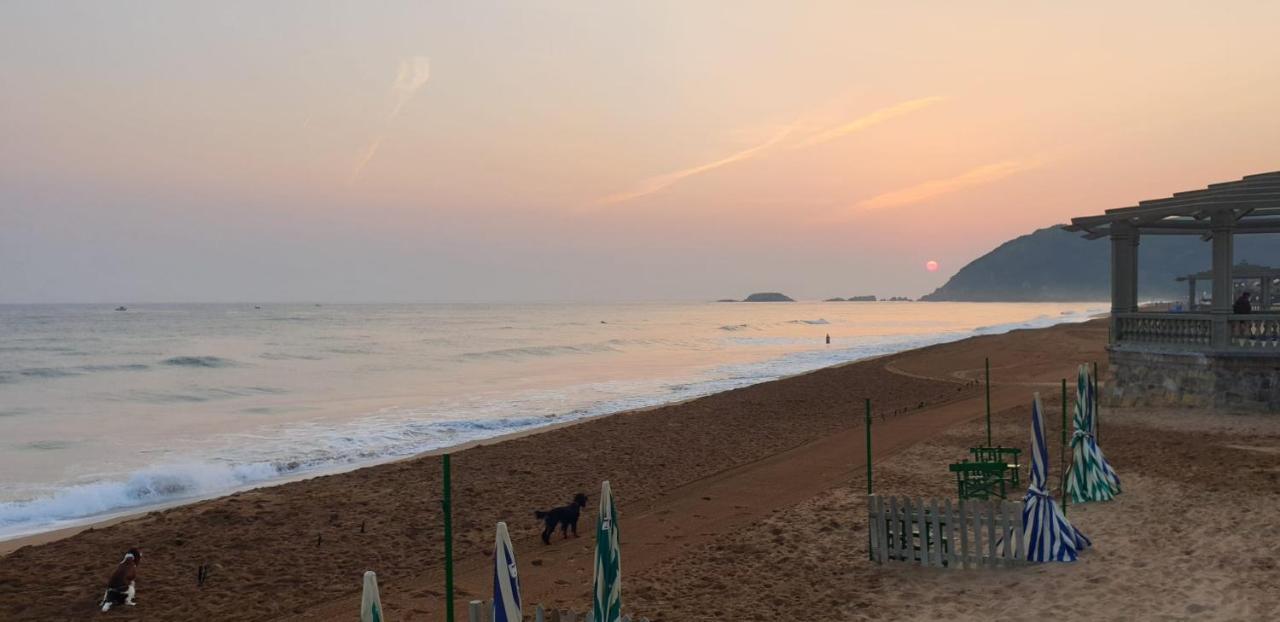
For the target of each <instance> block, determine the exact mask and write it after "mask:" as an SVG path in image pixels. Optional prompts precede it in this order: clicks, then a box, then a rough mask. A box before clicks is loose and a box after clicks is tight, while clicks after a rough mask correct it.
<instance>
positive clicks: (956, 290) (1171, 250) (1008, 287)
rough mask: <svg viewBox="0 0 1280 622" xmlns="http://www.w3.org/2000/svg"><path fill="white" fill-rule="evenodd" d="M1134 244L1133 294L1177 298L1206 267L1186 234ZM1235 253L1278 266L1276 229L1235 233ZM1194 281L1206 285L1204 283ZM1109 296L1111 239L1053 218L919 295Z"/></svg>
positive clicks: (1208, 252)
mask: <svg viewBox="0 0 1280 622" xmlns="http://www.w3.org/2000/svg"><path fill="white" fill-rule="evenodd" d="M1140 241H1141V244H1140V245H1139V247H1138V297H1139V298H1141V299H1143V300H1149V299H1153V298H1163V299H1177V300H1181V299H1183V298H1185V297H1186V296H1187V285H1186V282H1177V281H1175V280H1174V279H1175V278H1177V277H1179V276H1185V275H1187V274H1190V273H1193V272H1200V271H1202V270H1208V269H1209V268H1210V265H1211V261H1212V243H1211V242H1208V241H1202V240H1201V239H1200V238H1199V237H1198V236H1189V235H1147V236H1143V237H1142V238H1141V240H1140ZM1235 260H1236V262H1237V263H1240V262H1244V261H1248V262H1249V263H1254V264H1261V265H1266V266H1280V235H1277V234H1263V235H1237V236H1236V237H1235ZM1200 289H1201V290H1202V291H1207V289H1208V284H1207V283H1205V284H1201V285H1200ZM1110 299H1111V242H1110V240H1108V239H1106V238H1103V239H1100V240H1086V239H1084V238H1083V237H1081V236H1080V234H1077V233H1071V232H1068V231H1063V230H1062V229H1061V228H1060V227H1059V226H1053V227H1047V228H1044V229H1040V230H1038V231H1035V232H1034V233H1031V234H1028V235H1024V236H1021V237H1018V238H1014V239H1012V240H1009V241H1008V242H1005V243H1004V244H1001V245H1000V246H999V247H997V248H996V249H995V250H993V251H991V252H989V253H987V254H986V255H983V256H981V257H979V258H977V259H975V260H973V261H972V262H969V264H968V265H966V266H965V267H963V268H961V269H960V271H959V272H957V273H956V274H955V276H953V277H951V279H950V280H948V281H947V282H946V284H945V285H943V286H942V287H939V288H938V289H937V290H935V291H934V292H933V293H932V294H929V295H927V296H923V297H922V298H921V300H932V301H939V300H953V301H1009V302H1019V301H1068V300H1110Z"/></svg>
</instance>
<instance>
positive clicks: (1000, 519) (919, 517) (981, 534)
mask: <svg viewBox="0 0 1280 622" xmlns="http://www.w3.org/2000/svg"><path fill="white" fill-rule="evenodd" d="M867 515H868V520H869V525H870V534H871V537H870V542H869V544H870V547H871V559H872V561H875V562H876V563H880V564H883V563H884V562H886V561H905V562H911V563H918V564H920V565H922V566H937V567H947V568H970V567H994V566H1014V565H1019V564H1022V563H1025V562H1024V560H1025V559H1026V552H1025V551H1023V543H1022V504H1021V503H1018V502H1014V501H1000V500H995V501H960V502H958V503H956V504H955V505H952V502H951V499H945V500H943V501H942V502H941V503H939V502H938V500H937V499H929V500H928V501H925V500H923V499H914V500H913V499H911V498H909V497H901V498H899V497H880V496H877V495H871V496H869V497H867Z"/></svg>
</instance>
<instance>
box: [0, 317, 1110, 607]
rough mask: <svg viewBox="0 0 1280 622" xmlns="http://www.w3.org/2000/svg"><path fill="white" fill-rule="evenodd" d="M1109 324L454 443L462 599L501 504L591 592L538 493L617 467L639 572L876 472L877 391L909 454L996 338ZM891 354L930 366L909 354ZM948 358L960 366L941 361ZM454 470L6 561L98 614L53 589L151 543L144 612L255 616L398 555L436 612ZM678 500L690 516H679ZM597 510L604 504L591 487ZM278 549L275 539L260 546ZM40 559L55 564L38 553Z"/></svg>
mask: <svg viewBox="0 0 1280 622" xmlns="http://www.w3.org/2000/svg"><path fill="white" fill-rule="evenodd" d="M1100 326H1101V327H1102V330H1101V334H1102V335H1105V323H1099V322H1096V321H1095V322H1092V323H1070V324H1059V325H1057V326H1054V327H1051V328H1044V329H1025V330H1013V331H1010V332H1005V333H1002V334H998V335H987V336H979V337H969V338H966V339H961V340H959V341H950V342H947V343H943V344H939V345H932V346H928V347H924V348H921V349H915V350H908V351H906V352H899V353H894V354H887V355H884V356H879V357H876V358H874V359H864V360H860V361H853V362H846V363H841V364H838V365H834V366H829V367H824V368H821V369H818V370H815V371H810V372H805V373H802V374H799V375H796V376H792V377H788V378H785V379H780V380H772V381H769V382H763V383H759V384H754V385H750V386H747V387H743V388H738V389H734V390H730V391H725V392H721V393H715V394H711V395H707V396H703V397H699V398H696V399H692V400H689V401H686V402H682V403H679V404H667V405H663V406H656V407H651V408H646V409H644V410H640V411H628V412H625V413H617V414H612V415H607V416H601V417H597V418H594V419H590V420H584V421H575V422H566V424H565V425H563V426H559V427H556V428H540V429H537V430H534V431H530V433H525V434H518V435H517V436H516V437H515V438H509V439H506V440H503V441H502V442H498V441H496V440H494V439H489V440H486V441H477V442H475V443H474V445H473V446H471V447H470V448H468V449H463V450H458V449H454V450H452V451H451V453H453V454H454V460H453V463H454V508H455V510H454V529H455V546H454V551H455V556H456V559H457V560H458V562H457V572H458V585H459V592H458V593H457V597H458V598H459V599H463V600H466V599H468V598H470V597H473V596H474V597H481V596H482V595H483V594H484V591H483V590H484V589H485V588H484V586H485V585H486V583H488V584H489V585H490V587H491V581H492V576H491V572H492V569H491V568H489V567H488V566H487V564H488V563H489V561H488V556H487V554H486V553H485V551H486V550H487V548H488V547H491V546H492V525H493V522H494V521H497V520H502V521H506V522H507V523H508V525H509V527H510V532H511V537H512V540H513V542H514V544H515V546H516V547H517V550H518V551H520V552H521V553H520V554H521V556H522V557H521V559H522V565H521V575H522V577H523V579H522V581H524V582H525V584H524V585H523V586H522V590H523V591H525V592H526V593H528V594H529V600H528V602H529V603H533V602H540V603H543V604H545V605H547V606H562V607H574V608H577V609H579V610H580V609H581V605H580V603H581V602H583V601H585V600H586V597H585V591H586V590H588V589H589V580H587V581H585V582H584V581H580V580H573V581H565V580H564V579H566V578H573V577H580V576H581V574H580V573H587V574H586V576H587V577H588V578H589V572H588V568H587V562H589V561H590V559H591V556H590V550H589V549H590V538H589V537H585V536H584V537H583V538H581V539H577V540H575V539H570V540H568V541H565V542H561V541H559V540H557V541H555V542H553V544H554V545H555V546H549V547H548V546H544V545H543V544H542V543H541V542H540V541H539V540H538V534H539V532H540V531H541V526H540V525H539V524H538V521H535V520H534V519H533V518H532V510H534V509H538V508H547V507H551V506H552V505H557V504H560V503H563V502H564V499H566V498H567V497H568V496H569V495H571V494H572V493H573V492H574V491H586V492H587V493H588V494H589V495H590V496H591V497H593V498H594V496H595V495H594V494H593V493H594V492H595V491H596V490H597V489H598V487H599V482H600V481H601V480H603V479H609V480H611V481H613V483H614V490H615V493H616V494H617V495H618V498H619V501H618V503H619V510H620V512H622V515H623V516H625V517H629V518H627V519H624V520H626V521H627V522H626V524H627V525H628V528H627V530H626V531H624V532H623V536H624V550H625V551H627V553H626V555H627V557H628V568H629V571H628V572H629V573H635V574H633V575H632V576H634V577H637V578H639V577H640V576H643V574H644V573H645V572H647V570H646V569H648V568H656V567H657V566H656V565H655V564H660V563H663V561H664V560H668V559H672V558H673V556H675V557H678V556H681V555H684V554H685V553H687V552H688V549H686V548H685V547H688V546H694V545H696V544H697V543H698V542H702V541H706V540H707V539H708V538H712V537H714V536H715V534H716V533H718V532H722V531H723V530H727V529H735V528H740V527H745V526H747V525H750V524H753V523H754V522H755V521H757V520H759V519H761V518H763V517H764V516H767V515H768V514H769V513H770V512H772V511H775V510H777V509H783V508H786V507H791V506H793V505H794V504H796V503H798V502H801V501H803V500H804V499H806V498H808V497H809V496H812V495H813V494H818V493H820V492H821V491H823V490H825V489H827V488H829V487H831V486H838V485H840V484H841V482H847V481H848V480H849V478H854V479H857V478H860V477H861V475H860V473H862V471H863V469H864V467H863V466H861V457H860V453H859V450H858V447H857V444H859V443H860V440H859V439H860V438H861V435H862V434H861V421H862V416H861V413H862V402H863V398H870V399H872V400H873V402H874V404H875V408H876V413H877V414H878V415H879V419H878V420H877V423H876V429H877V438H878V439H881V440H878V441H877V443H878V444H877V447H876V455H877V456H878V457H884V456H891V455H893V454H894V453H895V452H897V451H900V450H901V449H903V448H905V447H908V446H910V445H912V444H914V443H917V442H919V441H921V440H923V439H926V438H929V437H931V436H933V435H935V434H938V433H940V432H941V431H943V430H945V429H947V428H948V427H950V426H952V425H955V424H956V423H958V422H963V421H968V420H971V419H973V418H974V417H978V416H980V413H981V402H982V400H981V394H982V391H981V386H980V384H979V383H977V382H972V381H969V382H966V381H965V380H964V379H962V378H956V377H954V376H951V375H950V374H949V371H950V370H955V369H961V370H972V369H980V368H981V360H982V357H983V356H984V355H989V356H991V357H992V360H993V363H995V365H994V366H995V367H997V368H999V366H1000V365H1001V364H1004V363H1014V362H1020V363H1021V364H1022V367H1023V368H1026V367H1027V366H1028V363H1029V360H1030V359H1031V358H1036V357H1038V358H1042V359H1045V363H1046V364H1050V363H1051V364H1052V366H1053V369H1055V370H1056V368H1057V367H1061V361H1060V358H1061V356H1062V355H1063V354H1064V352H1066V351H1064V349H1063V347H1062V346H1061V345H1060V343H1058V342H1061V341H1063V340H1070V341H1071V342H1073V343H1075V342H1079V343H1084V344H1091V345H1088V347H1089V348H1093V347H1094V345H1096V344H1098V343H1100V342H1104V341H1105V339H1099V338H1098V337H1097V335H1098V334H1099V327H1100ZM1046 339H1048V340H1052V341H1054V343H1053V344H1051V345H1052V346H1053V347H1048V346H1046V345H1044V344H1043V343H1042V342H1044V340H1046ZM1081 340H1083V341H1081ZM1072 347H1073V348H1076V350H1078V349H1079V347H1076V346H1072ZM1081 347H1083V346H1081ZM1090 352H1092V350H1090ZM1050 353H1051V355H1052V358H1051V359H1050V358H1048V357H1049V354H1050ZM1088 356H1093V355H1092V354H1089V355H1088ZM1084 360H1087V359H1084ZM917 361H924V362H926V363H928V366H929V368H926V369H921V368H920V367H919V366H918V365H916V364H915V362H917ZM890 362H892V363H893V367H895V368H897V369H899V370H901V371H905V372H909V373H910V374H912V375H904V374H903V373H901V372H900V371H891V370H890V369H888V368H889V365H888V363H890ZM939 365H941V366H946V369H947V370H948V373H942V372H935V371H931V370H932V369H933V368H934V367H937V366H939ZM1053 373H1057V371H1054V372H1053ZM1053 377H1054V378H1056V376H1053ZM1025 391H1026V389H1025V387H1017V386H1009V387H1000V386H999V383H996V385H995V386H993V391H992V394H993V402H994V403H995V404H996V406H1000V405H1001V404H1006V405H1007V404H1008V403H1011V402H1012V401H1014V400H1016V402H1017V403H1021V402H1022V395H1023V393H1025ZM877 459H879V458H877ZM439 478H440V468H439V460H435V459H433V458H432V457H431V456H430V455H427V456H422V455H419V456H415V457H409V458H404V459H400V460H397V461H394V462H390V463H386V464H380V465H376V466H370V467H364V468H359V469H356V470H352V471H347V472H344V473H341V474H336V475H322V476H317V477H312V478H309V479H304V480H301V481H295V482H290V483H287V484H283V485H278V486H270V487H263V488H256V489H254V490H250V491H246V492H240V493H235V494H232V495H229V496H225V497H219V498H215V499H211V500H207V501H200V502H196V503H190V504H184V505H180V506H177V507H173V508H169V509H165V510H159V511H156V510H151V511H147V512H145V513H143V514H142V515H135V516H132V517H129V518H128V519H126V520H122V521H120V522H116V523H113V524H110V525H107V526H102V527H98V528H92V529H90V528H85V529H83V530H81V531H80V532H79V533H76V534H74V535H70V536H68V537H61V538H60V539H57V540H53V541H50V542H46V543H42V544H38V545H34V546H24V547H22V548H18V549H17V550H15V551H13V552H11V553H9V554H8V555H7V556H6V557H5V558H4V559H5V560H6V561H8V562H10V563H7V564H3V565H0V617H4V618H6V619H17V620H24V619H41V620H61V619H81V618H83V617H84V616H85V615H87V614H89V613H90V612H91V611H90V610H91V608H92V600H91V598H80V597H79V596H74V595H73V596H70V597H59V598H52V599H51V598H48V597H47V594H49V593H50V591H53V592H57V591H59V590H63V589H66V588H70V587H74V586H81V587H76V588H75V590H76V593H80V592H84V593H85V594H87V593H88V592H91V591H93V590H91V589H89V588H90V587H96V586H97V585H98V584H99V582H101V581H102V577H100V576H98V575H99V574H101V571H102V570H103V568H100V566H103V564H106V566H105V567H106V568H109V565H110V564H112V563H114V562H115V561H118V554H119V551H118V550H117V549H119V550H124V549H126V548H129V547H132V546H138V547H139V548H141V549H142V550H144V551H147V558H148V562H147V564H146V567H145V570H144V574H143V575H141V578H140V580H139V581H140V585H141V586H143V587H141V588H140V595H141V596H140V599H139V602H140V606H139V607H138V608H136V609H134V610H132V612H135V614H136V615H145V616H146V617H147V618H150V619H191V618H198V617H205V618H214V619H250V618H249V617H248V616H249V613H247V612H249V611H252V612H253V615H254V616H255V617H254V618H252V619H264V618H268V619H274V618H291V617H293V618H297V619H316V620H320V619H332V618H333V617H335V616H341V615H342V612H343V611H347V610H348V609H349V608H350V601H351V599H352V598H355V599H356V600H357V601H358V598H359V593H358V591H359V576H360V573H362V572H363V571H364V570H366V569H374V570H376V571H377V572H378V576H379V583H380V585H381V586H382V589H383V600H384V604H385V605H386V606H387V610H388V612H389V613H392V612H394V613H396V614H397V615H396V617H397V618H400V619H406V618H410V619H412V618H422V617H424V616H427V617H430V615H429V614H430V612H433V611H439V609H438V607H439V606H440V596H439V593H438V592H437V591H435V590H434V589H425V590H424V589H423V587H422V586H424V585H427V586H434V585H436V577H438V574H439V573H440V572H441V571H442V564H441V561H440V560H441V555H442V550H441V547H442V543H441V541H440V539H439V538H440V534H439V524H440V521H441V516H440V505H439V500H440V499H439V490H438V487H439V481H440V479H439ZM673 511H674V512H677V514H676V516H677V517H678V520H677V522H676V523H674V524H668V523H667V522H666V521H667V520H668V519H667V515H668V513H669V512H673ZM585 514H586V520H588V521H590V520H592V516H593V515H594V507H593V506H592V505H591V504H590V503H589V504H588V507H587V512H586V513H585ZM588 524H589V523H588ZM675 525H679V526H678V527H675ZM673 527H674V530H673ZM589 533H590V532H589V531H587V534H589ZM268 549H269V550H271V551H272V554H271V555H270V556H257V555H249V556H246V555H244V552H245V551H252V550H268ZM525 560H528V561H525ZM202 564H205V565H214V567H216V568H218V570H216V571H215V574H214V578H213V579H212V580H211V582H209V583H208V584H206V585H205V586H203V587H202V588H199V589H197V588H196V586H195V584H194V581H193V580H192V579H191V577H193V576H194V574H193V573H194V571H195V568H196V566H198V565H202ZM29 567H40V568H42V572H41V573H37V574H23V573H21V572H20V571H19V569H20V568H29ZM82 588H83V589H82ZM39 594H45V595H46V596H45V597H37V595H39ZM318 594H319V595H323V598H322V599H320V600H319V601H317V599H316V597H317V595H318ZM94 596H96V595H94ZM142 604H145V606H142ZM641 613H644V612H641ZM646 615H648V614H646ZM650 617H651V618H653V617H655V616H653V615H650Z"/></svg>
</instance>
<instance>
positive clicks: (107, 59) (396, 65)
mask: <svg viewBox="0 0 1280 622" xmlns="http://www.w3.org/2000/svg"><path fill="white" fill-rule="evenodd" d="M1123 4H1124V6H1113V3H1102V2H1098V3H1093V2H1080V3H1056V2H1025V3H1011V2H1008V3H985V2H966V3H953V2H910V3H908V2H863V1H859V2H847V1H843V0H840V1H833V2H821V1H816V0H815V1H810V2H803V3H781V2H740V1H734V2H729V1H723V2H712V1H705V0H698V1H694V2H689V1H687V0H685V1H677V2H661V1H653V0H649V1H644V2H621V1H620V2H605V3H589V2H564V3H562V2H536V1H521V2H486V1H468V2H420V1H415V2H404V3H395V2H379V3H365V2H320V1H310V2H283V1H281V2H270V3H263V2H218V3H211V2H204V3H195V2H168V1H166V2H124V1H122V2H110V3H108V2H89V1H84V2H76V1H65V2H45V1H22V0H10V1H8V2H4V3H0V303H38V302H110V303H117V302H118V303H126V302H214V301H225V302H251V301H260V302H277V301H278V302H287V301H330V302H401V301H405V302H409V301H415V302H416V301H422V302H460V301H479V302H489V301H638V300H705V299H716V298H723V297H741V296H745V295H746V294H748V293H750V292H753V291H782V292H785V293H788V294H790V295H792V296H793V297H797V298H825V297H830V296H850V295H859V294H876V295H880V296H886V297H887V296H892V295H906V296H912V297H914V296H919V295H921V294H924V293H928V292H929V291H932V290H933V289H934V288H936V287H938V286H940V285H941V284H942V283H943V282H945V280H946V279H947V278H948V277H949V276H950V275H952V274H954V273H955V271H956V270H958V269H960V268H961V267H962V266H963V265H964V264H965V263H967V262H968V261H970V260H972V259H974V258H976V257H979V256H981V255H982V254H984V253H986V252H988V251H989V250H991V249H992V248H994V247H995V246H997V245H999V244H1000V243H1002V242H1003V241H1005V240H1007V239H1010V238H1012V237H1016V236H1018V235H1022V234H1025V233H1029V232H1031V231H1033V230H1035V229H1037V228H1040V227H1045V226H1049V225H1053V224H1055V223H1061V222H1065V221H1067V220H1068V219H1069V218H1070V217H1072V216H1080V215H1086V214H1094V213H1100V212H1101V211H1102V210H1104V209H1109V208H1113V207H1122V206H1127V205H1132V204H1133V203H1135V202H1137V201H1139V200H1142V199H1148V198H1156V197H1162V196H1166V195H1168V194H1171V193H1173V192H1175V191H1181V190H1186V189H1194V188H1198V187H1202V186H1204V185H1205V184H1208V183H1212V182H1216V181H1224V180H1232V179H1238V178H1239V177H1242V176H1244V175H1246V174H1252V173H1258V172H1264V171H1270V170H1276V169H1280V164H1278V162H1280V159H1278V158H1277V155H1278V154H1277V152H1278V151H1280V124H1278V123H1277V121H1276V120H1275V119H1276V115H1275V111H1276V110H1277V109H1280V63H1277V60H1280V38H1277V37H1275V36H1274V24H1276V23H1277V22H1280V4H1277V3H1266V2H1229V3H1215V4H1211V3H1203V2H1129V3H1123ZM1098 243H1099V244H1105V242H1098ZM929 261H937V262H938V266H939V269H938V270H937V271H936V272H930V271H928V270H926V269H925V266H926V262H929Z"/></svg>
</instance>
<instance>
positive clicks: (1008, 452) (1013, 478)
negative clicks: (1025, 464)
mask: <svg viewBox="0 0 1280 622" xmlns="http://www.w3.org/2000/svg"><path fill="white" fill-rule="evenodd" d="M969 453H971V454H973V461H974V462H999V463H1001V464H1004V465H1005V468H1006V469H1007V470H1008V471H1009V473H1008V474H1007V476H1006V479H1007V480H1008V481H1009V485H1010V486H1013V487H1014V488H1017V487H1018V486H1021V485H1022V477H1021V475H1020V474H1021V472H1022V450H1021V449H1018V448H1017V447H1000V446H996V447H970V448H969Z"/></svg>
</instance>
